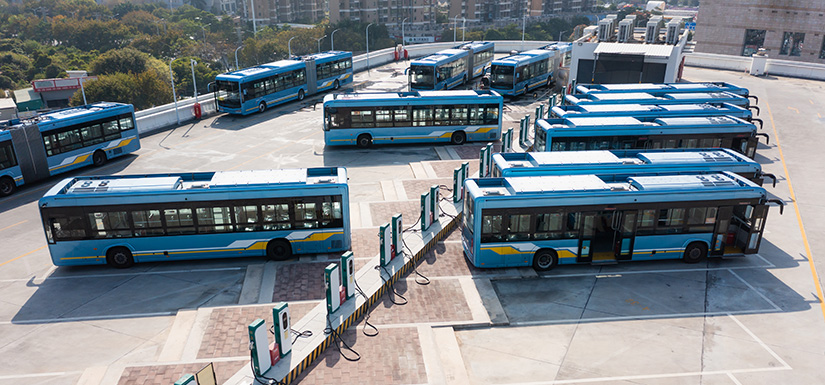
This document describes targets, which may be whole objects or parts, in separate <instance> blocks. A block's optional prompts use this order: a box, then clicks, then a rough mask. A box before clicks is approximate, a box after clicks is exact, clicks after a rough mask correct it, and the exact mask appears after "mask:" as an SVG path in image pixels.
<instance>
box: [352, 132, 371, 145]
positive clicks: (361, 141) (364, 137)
mask: <svg viewBox="0 0 825 385" xmlns="http://www.w3.org/2000/svg"><path fill="white" fill-rule="evenodd" d="M355 144H356V145H357V146H358V147H361V148H368V147H369V146H371V145H372V136H370V134H361V135H358V139H356V140H355Z"/></svg>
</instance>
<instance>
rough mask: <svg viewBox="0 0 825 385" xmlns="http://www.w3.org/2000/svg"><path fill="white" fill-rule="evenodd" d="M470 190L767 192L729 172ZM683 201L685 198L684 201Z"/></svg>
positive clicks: (541, 179) (540, 180) (534, 181)
mask: <svg viewBox="0 0 825 385" xmlns="http://www.w3.org/2000/svg"><path fill="white" fill-rule="evenodd" d="M467 183H468V186H467V187H468V190H469V191H471V192H472V193H473V195H475V196H477V197H480V196H484V197H488V198H493V197H496V196H500V197H508V196H509V197H518V196H528V195H532V196H535V195H540V196H541V197H554V196H565V195H574V194H575V195H581V193H589V194H593V193H598V192H611V193H624V194H639V193H643V192H668V193H688V194H686V195H689V194H694V196H695V194H697V193H713V192H721V191H730V190H732V189H733V190H750V191H754V192H758V194H759V195H764V194H765V190H764V189H762V188H761V187H759V186H757V185H756V184H754V183H752V182H750V181H748V180H746V179H744V178H742V177H739V176H737V175H736V174H733V173H730V172H718V173H710V174H700V175H694V174H689V175H664V176H632V177H628V178H627V180H626V181H624V182H618V183H607V182H605V181H603V180H602V179H601V178H599V177H597V176H595V175H553V176H521V177H508V178H484V179H468V180H467ZM681 200H683V199H681Z"/></svg>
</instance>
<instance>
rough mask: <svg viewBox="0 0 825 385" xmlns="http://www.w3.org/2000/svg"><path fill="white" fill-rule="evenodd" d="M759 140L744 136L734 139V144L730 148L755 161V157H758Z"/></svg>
mask: <svg viewBox="0 0 825 385" xmlns="http://www.w3.org/2000/svg"><path fill="white" fill-rule="evenodd" d="M757 141H758V139H757V138H756V137H755V136H754V137H748V136H742V137H736V138H733V142H732V143H731V145H730V148H731V149H732V150H734V151H737V152H739V153H740V154H742V155H745V156H747V157H748V158H751V159H753V156H754V155H756V143H757Z"/></svg>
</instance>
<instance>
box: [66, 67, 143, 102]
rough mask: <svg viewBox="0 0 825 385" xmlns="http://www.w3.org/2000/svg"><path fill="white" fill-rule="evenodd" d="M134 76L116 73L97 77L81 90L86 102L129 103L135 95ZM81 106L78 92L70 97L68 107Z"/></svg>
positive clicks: (80, 96) (81, 97) (81, 100)
mask: <svg viewBox="0 0 825 385" xmlns="http://www.w3.org/2000/svg"><path fill="white" fill-rule="evenodd" d="M133 78H134V75H129V74H125V73H116V74H112V75H101V76H98V78H97V80H92V81H88V82H86V83H85V84H84V86H83V88H84V91H85V92H86V101H87V102H89V103H95V102H104V101H105V102H120V103H131V102H132V99H133V98H134V95H135V82H134V80H133ZM82 104H83V95H82V94H81V92H80V90H78V91H77V92H75V94H74V95H72V98H71V99H70V100H69V105H72V106H79V105H82Z"/></svg>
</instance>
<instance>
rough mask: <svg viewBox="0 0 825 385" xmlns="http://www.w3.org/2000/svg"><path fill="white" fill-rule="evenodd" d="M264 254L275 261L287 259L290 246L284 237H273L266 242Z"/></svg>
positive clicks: (289, 254) (290, 252) (289, 255)
mask: <svg viewBox="0 0 825 385" xmlns="http://www.w3.org/2000/svg"><path fill="white" fill-rule="evenodd" d="M266 256H267V258H269V259H274V260H276V261H283V260H286V259H289V257H291V256H292V246H290V245H289V241H287V240H285V239H273V240H271V241H269V243H267V244H266Z"/></svg>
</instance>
